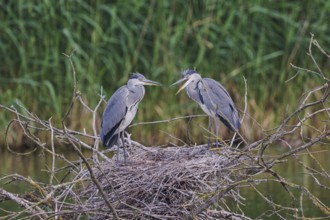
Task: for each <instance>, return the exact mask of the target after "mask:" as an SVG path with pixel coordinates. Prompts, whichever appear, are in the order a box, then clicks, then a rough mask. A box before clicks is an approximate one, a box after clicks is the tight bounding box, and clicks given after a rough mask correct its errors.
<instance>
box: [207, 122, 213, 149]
mask: <svg viewBox="0 0 330 220" xmlns="http://www.w3.org/2000/svg"><path fill="white" fill-rule="evenodd" d="M211 129H212V119H211V117H209V136H208V140H207V149H210V147H211V146H210V144H211Z"/></svg>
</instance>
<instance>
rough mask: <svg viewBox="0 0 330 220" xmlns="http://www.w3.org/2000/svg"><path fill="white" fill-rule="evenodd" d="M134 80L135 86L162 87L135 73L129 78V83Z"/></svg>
mask: <svg viewBox="0 0 330 220" xmlns="http://www.w3.org/2000/svg"><path fill="white" fill-rule="evenodd" d="M130 80H132V82H133V85H150V86H160V85H161V84H160V83H159V82H155V81H152V80H149V79H147V78H146V77H145V76H144V75H142V74H141V73H133V74H132V75H131V77H130V78H129V81H130Z"/></svg>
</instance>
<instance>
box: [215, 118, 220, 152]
mask: <svg viewBox="0 0 330 220" xmlns="http://www.w3.org/2000/svg"><path fill="white" fill-rule="evenodd" d="M214 125H215V135H216V137H215V138H216V140H215V141H216V142H215V146H216V147H219V141H218V137H219V120H217V118H215V119H214Z"/></svg>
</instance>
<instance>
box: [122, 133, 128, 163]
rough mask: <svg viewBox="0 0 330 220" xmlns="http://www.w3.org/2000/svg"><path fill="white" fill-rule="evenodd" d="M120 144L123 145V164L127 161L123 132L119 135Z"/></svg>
mask: <svg viewBox="0 0 330 220" xmlns="http://www.w3.org/2000/svg"><path fill="white" fill-rule="evenodd" d="M121 142H122V143H123V151H124V162H125V163H126V161H127V152H126V146H125V131H123V132H122V133H121Z"/></svg>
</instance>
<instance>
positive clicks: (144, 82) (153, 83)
mask: <svg viewBox="0 0 330 220" xmlns="http://www.w3.org/2000/svg"><path fill="white" fill-rule="evenodd" d="M142 83H143V85H147V86H161V85H162V84H160V83H159V82H155V81H152V80H149V79H144V80H142Z"/></svg>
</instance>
